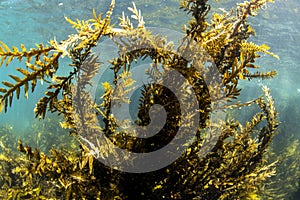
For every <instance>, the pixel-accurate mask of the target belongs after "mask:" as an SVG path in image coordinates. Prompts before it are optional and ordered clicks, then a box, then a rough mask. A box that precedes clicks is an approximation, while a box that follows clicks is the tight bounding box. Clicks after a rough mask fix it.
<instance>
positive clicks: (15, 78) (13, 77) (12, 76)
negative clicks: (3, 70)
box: [8, 74, 22, 82]
mask: <svg viewBox="0 0 300 200" xmlns="http://www.w3.org/2000/svg"><path fill="white" fill-rule="evenodd" d="M8 76H9V77H10V78H12V79H14V80H15V81H16V82H21V81H22V80H21V79H20V78H19V77H17V76H14V75H11V74H10V75H8Z"/></svg>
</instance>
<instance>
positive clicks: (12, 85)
mask: <svg viewBox="0 0 300 200" xmlns="http://www.w3.org/2000/svg"><path fill="white" fill-rule="evenodd" d="M2 83H3V85H5V86H7V87H14V84H12V83H10V82H6V81H2Z"/></svg>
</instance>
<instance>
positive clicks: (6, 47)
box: [0, 41, 11, 52]
mask: <svg viewBox="0 0 300 200" xmlns="http://www.w3.org/2000/svg"><path fill="white" fill-rule="evenodd" d="M0 44H1V45H2V46H3V47H4V49H5V50H6V51H7V52H10V51H11V50H10V48H9V47H8V46H7V45H6V44H5V43H4V42H2V41H0Z"/></svg>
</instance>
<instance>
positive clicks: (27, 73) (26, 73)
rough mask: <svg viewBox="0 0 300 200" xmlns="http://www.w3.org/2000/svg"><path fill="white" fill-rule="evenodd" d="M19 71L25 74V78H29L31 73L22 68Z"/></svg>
mask: <svg viewBox="0 0 300 200" xmlns="http://www.w3.org/2000/svg"><path fill="white" fill-rule="evenodd" d="M16 70H17V71H19V72H21V73H22V74H24V75H25V76H28V75H29V74H30V73H29V71H27V70H25V69H22V68H16Z"/></svg>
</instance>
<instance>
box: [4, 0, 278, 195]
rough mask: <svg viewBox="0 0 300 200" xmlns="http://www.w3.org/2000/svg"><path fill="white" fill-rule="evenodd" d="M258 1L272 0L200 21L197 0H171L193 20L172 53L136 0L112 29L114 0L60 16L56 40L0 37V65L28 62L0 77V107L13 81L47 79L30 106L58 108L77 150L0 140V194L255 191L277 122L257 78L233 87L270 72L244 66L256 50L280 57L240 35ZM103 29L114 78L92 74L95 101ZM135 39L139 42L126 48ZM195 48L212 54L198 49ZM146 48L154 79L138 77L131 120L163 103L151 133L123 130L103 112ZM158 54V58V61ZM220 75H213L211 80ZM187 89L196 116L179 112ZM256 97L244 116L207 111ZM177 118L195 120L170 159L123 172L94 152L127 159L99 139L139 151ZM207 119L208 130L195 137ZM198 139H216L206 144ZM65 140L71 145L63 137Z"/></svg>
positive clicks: (129, 85) (16, 87)
mask: <svg viewBox="0 0 300 200" xmlns="http://www.w3.org/2000/svg"><path fill="white" fill-rule="evenodd" d="M268 2H273V1H272V0H251V1H245V2H244V3H241V4H238V5H237V7H236V11H235V12H234V11H231V12H223V13H214V14H213V15H212V17H211V20H209V17H208V13H209V12H210V5H209V4H208V1H207V0H185V1H181V9H182V10H183V11H185V12H186V13H187V14H188V15H191V20H190V21H189V23H188V25H187V26H185V28H184V31H185V37H184V38H183V39H182V41H181V43H180V45H179V47H178V48H177V49H176V50H177V53H174V52H175V47H174V46H173V45H172V44H171V43H168V42H167V39H166V38H165V37H163V36H160V35H155V34H153V33H152V32H151V31H150V30H148V29H147V28H146V26H145V21H144V19H143V16H142V14H141V11H140V10H138V9H137V7H136V6H135V4H134V3H133V5H132V7H129V11H130V12H131V17H128V16H125V14H123V15H122V17H121V18H120V27H119V28H115V27H114V25H113V24H111V22H110V20H111V15H112V12H113V8H114V5H115V2H114V0H112V1H111V5H110V9H109V10H108V11H107V12H106V14H105V15H102V14H97V13H96V11H95V10H93V18H92V19H88V20H79V19H77V20H71V19H69V18H67V17H66V20H67V21H68V22H69V23H70V24H71V25H72V26H73V28H74V29H75V30H76V31H77V33H75V34H72V35H70V36H69V37H68V38H67V39H65V40H62V41H60V42H58V41H56V40H55V39H53V40H50V41H49V44H48V45H43V44H38V45H37V47H36V48H32V49H30V50H27V49H26V48H25V46H24V45H20V48H21V49H20V50H19V49H18V48H17V47H12V48H9V47H8V46H7V45H6V44H5V43H4V42H1V44H0V45H1V46H0V57H1V64H5V65H6V66H8V67H9V65H10V62H11V61H12V60H14V59H18V60H20V61H23V60H26V61H25V66H26V68H17V69H16V70H17V71H19V72H20V73H21V74H22V75H21V76H15V75H10V78H12V79H13V81H12V82H8V81H2V84H3V85H4V87H1V88H0V92H1V95H0V108H1V109H0V111H2V110H3V109H4V111H5V112H6V111H7V110H8V107H10V106H12V101H13V99H14V95H16V97H17V99H18V98H19V97H20V91H21V88H24V94H25V97H26V98H29V88H31V91H32V92H34V89H35V86H36V83H37V80H43V81H45V82H47V83H48V86H47V89H46V92H45V96H44V97H42V98H41V99H40V100H39V101H38V102H37V104H36V108H35V110H34V111H35V114H36V117H40V118H42V119H45V117H46V113H47V112H52V113H56V114H58V115H62V116H63V121H60V122H59V124H60V126H61V127H62V128H64V129H67V130H69V133H70V136H71V137H74V138H75V139H76V140H77V141H78V145H77V148H75V150H68V149H65V150H64V149H56V148H51V149H50V150H49V151H50V154H49V155H47V154H46V153H44V152H42V151H41V150H40V149H38V148H37V149H35V150H33V148H32V147H31V146H28V145H24V144H23V142H22V141H21V140H19V141H18V150H19V152H18V153H17V152H13V151H11V150H10V148H3V149H4V154H3V155H2V156H1V157H0V158H1V159H0V161H1V163H3V165H2V166H3V167H1V173H3V174H5V176H4V175H3V176H1V177H3V178H2V179H1V186H2V187H1V190H0V196H1V197H3V198H6V199H21V198H22V199H32V198H39V199H49V198H52V199H61V198H63V199H247V198H248V199H255V198H259V197H258V196H259V195H260V193H259V192H260V188H261V186H263V185H264V183H265V181H266V180H267V179H268V178H270V177H271V176H274V175H275V166H276V161H274V162H272V163H267V162H266V160H265V155H266V151H267V149H268V147H269V146H270V143H271V141H272V140H273V138H274V136H275V134H276V132H277V126H278V124H279V122H278V120H277V114H278V113H277V111H276V110H275V107H274V101H273V99H272V97H271V94H270V91H269V89H268V88H267V87H263V88H262V90H263V94H264V95H262V96H260V97H257V98H255V99H253V100H251V101H249V102H243V103H241V102H238V101H234V100H235V99H238V97H239V95H240V91H241V89H239V88H238V85H239V82H240V81H242V80H244V79H248V80H252V79H254V78H261V79H265V78H272V77H274V76H275V75H276V71H270V72H265V73H263V72H259V71H256V72H253V71H251V70H252V69H258V68H259V66H257V65H255V61H256V59H257V58H259V57H260V54H261V53H264V54H268V55H270V56H273V57H275V58H278V56H277V55H275V54H273V53H271V52H269V47H268V46H267V45H265V44H262V45H256V44H254V43H252V42H249V41H248V38H249V36H250V35H253V34H254V30H253V28H251V26H250V25H249V24H248V22H247V19H248V17H249V16H255V15H257V12H258V10H259V9H260V8H261V7H262V6H264V5H265V4H266V3H268ZM102 38H109V39H111V40H112V41H113V42H114V43H115V44H116V45H117V46H118V47H119V49H120V51H119V52H118V57H116V58H114V59H112V60H111V61H110V64H111V68H110V69H111V70H112V72H113V77H111V78H112V79H113V81H112V83H109V82H103V83H102V87H103V89H104V94H103V96H102V97H101V99H102V100H101V102H100V103H98V102H97V101H96V100H95V99H93V97H92V96H91V94H90V93H89V89H90V87H91V85H93V84H94V83H93V78H94V77H95V76H96V75H97V73H98V71H99V69H100V68H101V67H102V65H101V64H102V63H101V62H100V61H99V58H98V56H97V55H95V54H93V48H94V47H97V46H98V45H101V43H99V41H100V40H101V39H102ZM137 46H139V47H147V48H135V47H137ZM200 49H204V51H202V50H200ZM204 52H205V53H207V54H208V55H209V56H210V57H211V58H212V60H209V59H207V56H205V55H207V54H205V53H204ZM64 56H68V57H69V58H70V59H71V64H70V68H69V69H70V70H69V74H68V75H66V76H61V75H58V73H57V71H58V69H60V68H61V67H62V66H60V64H59V59H61V58H63V57H64ZM187 57H188V58H190V59H186V58H187ZM146 58H149V59H151V60H152V68H151V70H149V72H148V76H149V79H151V80H152V81H153V83H154V82H159V83H162V84H148V85H144V86H143V88H142V92H141V98H140V104H139V108H138V118H137V120H136V124H138V125H140V126H145V125H147V124H149V122H150V121H151V119H150V116H149V112H150V108H151V107H152V108H153V105H154V104H160V105H162V106H163V107H164V108H165V110H166V114H167V119H166V124H165V126H164V127H163V129H162V130H160V131H159V133H158V134H157V135H156V136H155V137H152V138H151V139H144V138H142V139H141V138H137V137H132V136H129V135H130V133H132V132H133V130H135V129H134V128H133V125H132V124H130V123H127V121H126V120H124V121H121V122H118V120H117V118H116V116H114V114H113V112H112V107H113V106H114V104H118V103H129V102H130V101H129V99H128V98H127V95H128V94H129V93H130V91H132V90H133V89H134V88H133V83H134V77H132V76H131V73H130V69H131V68H132V65H133V63H134V62H136V61H137V60H139V59H146ZM210 62H214V63H215V66H216V68H213V69H211V68H209V69H208V68H207V67H206V65H205V64H207V63H210ZM158 65H162V66H163V69H162V70H158ZM170 70H175V71H177V72H179V73H180V74H181V75H182V76H183V77H184V81H179V80H177V79H174V78H173V77H171V76H170V74H169V73H168V72H169V71H170ZM207 74H209V75H210V77H212V78H211V80H210V82H209V83H207V82H206V81H207V80H206V79H205V75H207ZM161 77H162V78H163V80H161ZM218 77H221V78H220V81H218ZM164 82H168V83H169V84H172V85H173V86H175V87H177V86H178V88H180V87H179V86H184V88H185V89H183V90H182V91H181V93H180V94H178V95H179V96H174V94H173V93H172V91H171V90H170V89H168V88H166V87H165V86H163V83H164ZM29 84H31V87H29ZM188 85H190V86H191V87H188ZM191 93H194V94H195V97H196V100H197V102H196V105H197V106H198V108H199V109H197V113H201V115H200V117H199V120H195V119H194V114H193V113H189V112H184V111H183V110H182V108H181V107H180V106H181V104H180V106H178V104H179V100H178V99H176V98H179V99H181V101H182V102H183V103H184V105H185V106H186V107H187V108H193V106H195V103H194V102H192V101H191V99H190V96H191V95H190V94H191ZM222 94H223V95H222ZM255 105H257V106H258V108H259V109H260V111H259V112H257V113H256V114H254V116H253V117H252V118H251V119H249V120H248V122H246V123H245V124H244V125H243V124H241V123H239V122H238V120H237V119H234V118H229V119H227V120H219V121H217V122H215V121H213V120H212V117H211V113H213V112H214V111H215V110H217V109H220V110H222V112H223V113H225V112H227V111H228V110H230V109H234V108H242V107H245V106H255ZM151 112H153V110H152V111H151ZM154 112H157V110H155V109H154ZM98 121H101V122H100V123H98ZM182 124H185V125H186V126H187V127H196V140H194V141H192V142H190V141H188V142H187V144H184V145H183V146H185V145H187V146H188V147H187V148H186V150H185V151H184V153H183V154H182V155H181V156H179V157H178V158H177V159H176V160H175V161H174V162H173V163H171V164H170V165H168V166H165V167H163V168H160V169H157V170H154V171H148V172H145V173H129V172H126V171H122V170H123V169H122V167H120V168H118V167H108V166H106V165H105V164H103V163H101V160H108V162H109V161H111V160H114V161H116V162H126V163H127V164H128V165H130V163H133V162H134V160H135V158H132V157H126V156H125V155H120V154H118V152H117V151H116V150H115V149H112V148H107V146H105V145H103V144H104V143H106V142H107V141H108V140H110V141H112V142H113V143H114V144H115V145H117V146H119V147H120V148H121V149H126V150H128V151H133V152H139V153H147V152H150V151H154V150H157V149H160V148H162V147H163V146H165V145H166V144H167V143H168V142H170V138H171V139H172V138H174V137H175V134H176V131H177V130H178V127H180V126H181V125H182ZM123 127H125V128H123ZM207 129H209V132H210V137H209V138H208V139H204V136H205V131H207ZM189 131H190V129H188V128H186V129H183V134H182V135H181V136H180V137H182V138H183V137H186V135H189V134H190V133H189ZM99 133H104V134H105V136H106V138H105V139H104V138H100V137H99ZM217 136H218V137H217ZM99 138H100V139H99ZM182 138H180V139H182ZM106 140H107V141H106ZM206 140H209V141H208V142H210V141H211V144H214V145H213V146H212V147H209V146H207V145H205V143H207V141H206ZM91 141H96V143H95V144H93V143H91ZM1 144H3V142H2V139H1ZM68 145H70V146H71V145H73V147H74V144H73V143H72V142H71V143H69V144H68ZM3 147H5V145H4V144H3ZM207 149H210V151H209V152H208V153H207V154H205V155H204V156H203V157H201V152H203V151H206V150H207ZM172 153H174V152H171V153H170V156H171V154H172ZM13 157H15V158H16V161H13V159H12V158H13ZM112 157H113V158H112ZM6 191H8V193H7V192H6Z"/></svg>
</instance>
